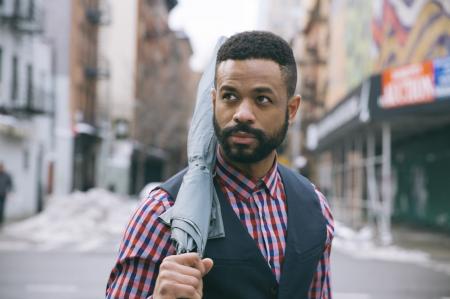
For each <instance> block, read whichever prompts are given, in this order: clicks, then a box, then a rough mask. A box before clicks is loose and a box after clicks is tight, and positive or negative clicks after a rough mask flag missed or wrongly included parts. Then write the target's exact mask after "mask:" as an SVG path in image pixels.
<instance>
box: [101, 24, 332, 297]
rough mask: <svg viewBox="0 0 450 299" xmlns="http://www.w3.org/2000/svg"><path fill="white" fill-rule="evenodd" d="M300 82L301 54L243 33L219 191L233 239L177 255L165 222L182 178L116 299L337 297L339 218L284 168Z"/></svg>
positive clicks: (165, 197)
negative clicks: (333, 257) (333, 261)
mask: <svg viewBox="0 0 450 299" xmlns="http://www.w3.org/2000/svg"><path fill="white" fill-rule="evenodd" d="M296 81H297V73H296V64H295V60H294V56H293V53H292V50H291V48H290V47H289V45H288V44H287V43H286V42H285V41H284V40H282V39H281V38H279V37H277V36H276V35H274V34H271V33H268V32H260V31H252V32H243V33H239V34H236V35H234V36H232V37H230V38H229V39H228V40H227V41H226V42H225V43H224V44H223V45H222V46H221V47H220V49H219V51H218V54H217V60H216V76H215V88H214V90H213V91H212V102H213V109H214V119H213V125H214V130H215V133H216V136H217V139H218V142H219V146H218V149H217V162H216V165H215V173H216V175H215V178H214V181H215V182H214V183H215V187H216V191H217V193H218V196H219V201H220V206H221V213H222V217H223V223H224V227H225V237H224V238H217V239H210V240H208V242H207V244H206V249H205V254H204V256H205V258H203V259H201V258H200V257H199V256H198V254H196V253H186V254H180V255H174V253H175V248H174V246H173V244H172V243H171V241H170V228H169V227H168V226H166V225H165V224H164V223H162V222H161V220H160V219H159V218H158V217H159V216H160V215H161V214H162V213H164V212H165V211H166V210H167V209H168V208H170V207H171V206H172V205H173V204H174V198H176V194H177V192H178V188H179V184H180V183H181V179H182V174H181V175H177V176H175V177H174V178H172V179H170V180H169V181H168V182H167V183H164V184H163V185H161V188H160V189H157V190H155V191H152V192H151V193H150V195H149V197H148V199H147V200H146V201H144V202H143V203H142V205H141V206H140V207H139V209H138V210H137V211H136V213H135V214H134V216H133V217H132V219H131V221H130V224H129V225H128V228H127V230H126V233H125V236H124V240H123V242H122V245H121V247H120V254H119V258H118V261H117V263H116V265H115V267H114V269H113V271H112V273H111V275H110V279H109V281H108V286H107V292H106V293H107V297H108V298H310V299H313V298H314V299H316V298H322V299H324V298H331V290H330V268H329V257H330V250H331V240H332V237H333V223H332V216H331V213H330V210H329V208H328V205H327V203H326V200H325V198H324V197H323V195H322V194H321V193H320V192H319V191H317V190H316V189H315V188H314V186H313V185H312V184H311V183H310V182H309V181H307V180H306V179H305V178H303V177H301V176H300V175H298V174H296V173H295V172H293V171H291V170H288V169H287V168H285V167H282V166H281V165H279V164H278V163H277V155H276V148H277V147H278V146H279V145H280V144H281V143H282V141H283V139H284V138H285V136H286V132H287V129H288V125H289V123H290V122H292V121H293V119H294V117H295V114H296V113H297V110H298V107H299V104H300V97H299V96H298V95H294V92H295V86H296Z"/></svg>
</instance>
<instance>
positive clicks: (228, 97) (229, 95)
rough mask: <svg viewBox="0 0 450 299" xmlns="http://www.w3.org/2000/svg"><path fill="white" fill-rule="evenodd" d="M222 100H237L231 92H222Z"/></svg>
mask: <svg viewBox="0 0 450 299" xmlns="http://www.w3.org/2000/svg"><path fill="white" fill-rule="evenodd" d="M222 99H224V100H226V101H236V100H237V99H238V98H237V96H236V95H235V94H234V93H231V92H224V93H223V94H222Z"/></svg>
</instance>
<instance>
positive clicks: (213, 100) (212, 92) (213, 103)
mask: <svg viewBox="0 0 450 299" xmlns="http://www.w3.org/2000/svg"><path fill="white" fill-rule="evenodd" d="M216 95H217V92H216V89H215V88H214V87H213V88H211V101H212V107H213V111H214V110H215V109H216Z"/></svg>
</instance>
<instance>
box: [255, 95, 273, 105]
mask: <svg viewBox="0 0 450 299" xmlns="http://www.w3.org/2000/svg"><path fill="white" fill-rule="evenodd" d="M256 102H257V103H258V104H262V105H264V104H269V103H271V102H272V100H271V99H270V98H269V97H266V96H258V97H256Z"/></svg>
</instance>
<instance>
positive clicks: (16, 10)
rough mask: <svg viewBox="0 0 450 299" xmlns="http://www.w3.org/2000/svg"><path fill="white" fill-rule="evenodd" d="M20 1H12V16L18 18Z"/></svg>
mask: <svg viewBox="0 0 450 299" xmlns="http://www.w3.org/2000/svg"><path fill="white" fill-rule="evenodd" d="M20 6H21V5H20V0H16V1H14V14H15V15H16V16H20Z"/></svg>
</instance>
